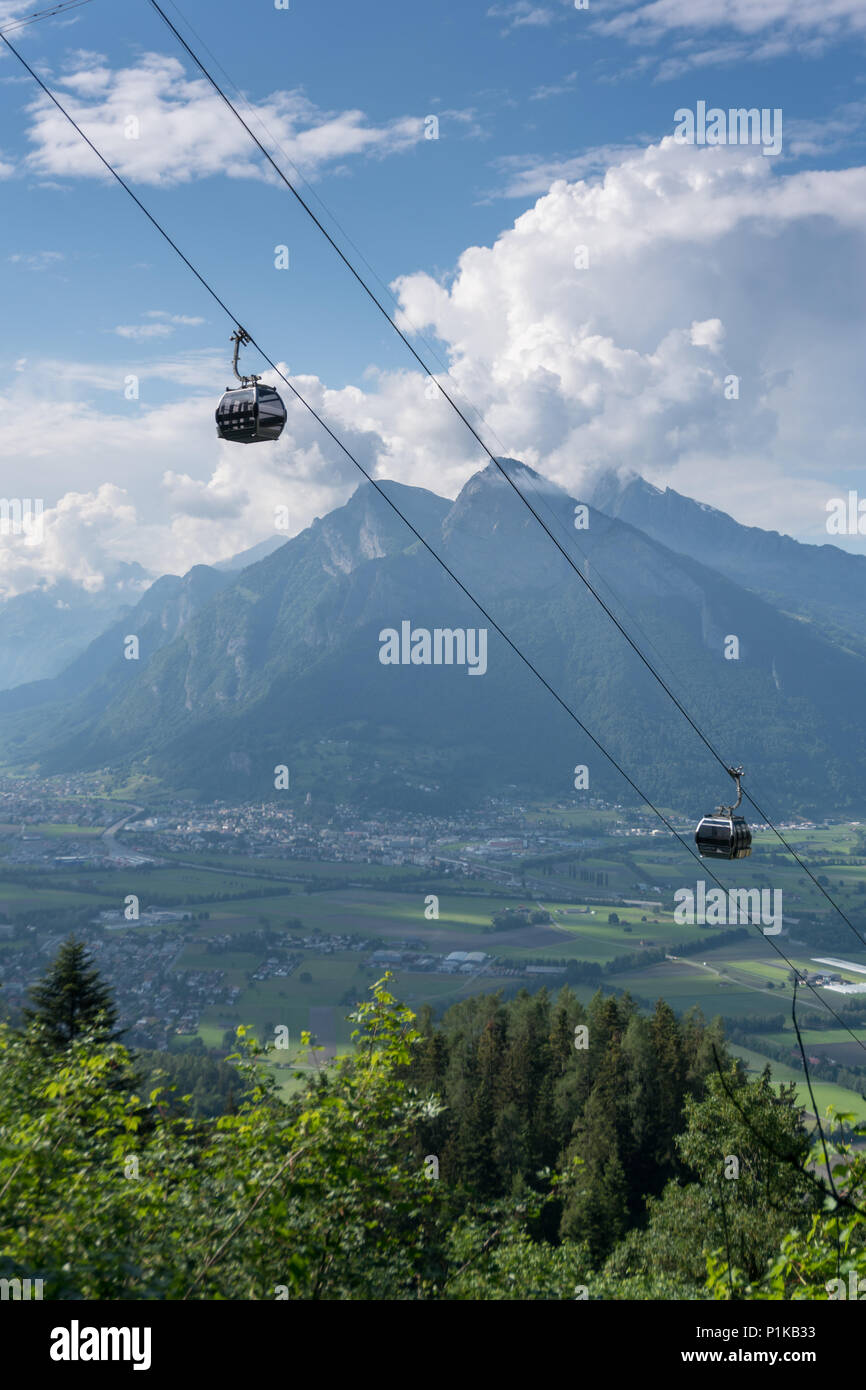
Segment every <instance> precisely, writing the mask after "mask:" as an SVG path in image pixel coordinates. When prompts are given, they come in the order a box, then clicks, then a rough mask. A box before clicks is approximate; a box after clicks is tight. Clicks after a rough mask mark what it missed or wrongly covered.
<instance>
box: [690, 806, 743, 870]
mask: <svg viewBox="0 0 866 1390" xmlns="http://www.w3.org/2000/svg"><path fill="white" fill-rule="evenodd" d="M695 844H696V845H697V847H698V853H699V854H700V855H701V857H702V858H703V859H746V858H747V857H748V856H749V855H750V854H751V853H752V832H751V830H750V829H749V827H748V825H747V824H746V821H745V820H744V818H743V817H742V816H733V815H732V816H725V815H719V814H718V812H717V813H716V814H715V815H712V816H704V818H703V820H702V821H701V822H700V824H699V825H698V828H697V830H696V831H695Z"/></svg>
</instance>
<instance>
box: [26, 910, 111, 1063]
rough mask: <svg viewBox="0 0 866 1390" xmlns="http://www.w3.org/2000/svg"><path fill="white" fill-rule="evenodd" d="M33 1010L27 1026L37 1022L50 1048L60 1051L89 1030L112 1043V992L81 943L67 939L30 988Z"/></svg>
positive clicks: (100, 1038)
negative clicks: (47, 967) (42, 974)
mask: <svg viewBox="0 0 866 1390" xmlns="http://www.w3.org/2000/svg"><path fill="white" fill-rule="evenodd" d="M30 998H31V1000H32V1002H33V1004H34V1006H35V1007H34V1008H32V1009H25V1010H24V1015H25V1018H26V1019H27V1022H28V1023H39V1024H41V1025H42V1026H43V1028H44V1029H45V1034H44V1038H45V1041H46V1042H47V1043H48V1045H49V1046H50V1047H53V1048H56V1049H58V1050H63V1049H65V1048H67V1047H69V1045H70V1043H72V1042H73V1041H74V1040H75V1038H77V1037H78V1036H79V1035H80V1034H81V1033H83V1032H85V1031H87V1030H88V1029H90V1030H93V1031H94V1032H95V1034H96V1036H97V1038H98V1039H99V1041H101V1042H110V1041H114V1040H115V1039H116V1038H117V1037H118V1036H119V1034H118V1033H117V1032H115V1031H114V1028H115V1024H116V1022H117V1010H116V1009H115V1007H114V1001H113V999H112V997H111V991H110V990H109V988H108V986H107V985H106V984H105V982H104V981H103V980H102V978H101V976H100V974H99V971H98V970H97V969H96V967H95V966H94V964H93V961H92V959H91V957H90V955H89V954H88V951H87V948H86V946H85V944H84V942H83V941H76V940H75V938H74V937H72V936H70V937H69V939H68V940H67V941H64V943H63V945H62V946H61V947H60V950H59V951H58V953H57V957H56V959H55V960H54V963H53V964H52V965H51V966H50V967H49V969H48V971H47V972H46V974H45V975H44V976H43V978H42V979H41V980H40V981H39V982H38V983H37V984H35V985H33V986H32V987H31V989H30Z"/></svg>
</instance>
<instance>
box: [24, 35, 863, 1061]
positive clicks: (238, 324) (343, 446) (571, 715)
mask: <svg viewBox="0 0 866 1390" xmlns="http://www.w3.org/2000/svg"><path fill="white" fill-rule="evenodd" d="M0 39H2V41H3V43H5V44H6V46H7V48H8V49H9V50H10V52H11V53H12V54H14V56H15V57H16V58H17V59H18V61H19V63H21V65H22V67H23V68H25V69H26V71H27V72H28V73H29V74H30V76H31V77H32V78H33V80H34V82H36V83H37V85H38V86H39V87H40V88H41V89H42V91H43V92H44V93H45V95H46V96H47V97H48V98H49V100H50V101H51V102H52V103H53V105H54V106H56V107H57V110H58V111H60V113H61V115H63V116H65V118H66V120H67V121H69V124H70V125H71V126H72V127H73V129H74V130H75V131H76V132H77V133H78V135H79V136H80V137H81V139H82V140H83V141H84V142H85V144H86V145H87V146H88V147H89V148H90V149H91V150H92V151H93V153H94V154H95V155H96V157H97V159H98V160H99V161H100V163H101V164H102V165H103V166H104V167H105V168H106V169H107V170H108V172H109V173H110V174H111V176H112V178H113V179H115V180H116V182H117V183H119V184H120V186H121V188H122V189H123V190H124V192H125V193H127V194H128V195H129V197H130V198H131V199H132V201H133V202H134V203H135V205H136V207H138V208H139V209H140V211H141V212H143V213H144V215H145V217H146V218H147V220H148V221H149V222H150V223H151V225H152V226H153V227H155V228H156V230H157V231H158V232H159V234H160V236H161V237H162V238H163V239H164V240H165V241H166V242H168V244H169V246H170V247H171V248H172V250H173V251H174V252H175V254H176V255H177V256H179V257H180V259H181V260H182V261H183V263H184V265H185V266H187V268H188V269H189V270H191V271H192V273H193V275H194V276H195V278H196V279H197V280H198V282H199V284H201V285H202V286H203V288H204V289H205V290H207V292H208V294H209V295H210V296H211V298H212V299H213V300H214V302H215V303H216V304H218V305H219V307H220V308H221V309H222V311H223V313H224V314H225V315H226V316H227V317H228V318H229V319H231V321H232V322H233V323H234V324H235V325H236V327H237V328H238V329H239V330H240V331H242V332H245V334H246V337H247V339H248V341H249V342H250V344H251V345H252V346H253V347H255V348H256V350H257V351H258V352H259V354H260V355H261V357H262V358H263V359H264V361H265V362H267V364H268V366H269V367H270V368H271V370H272V371H273V372H274V373H275V374H276V375H277V376H278V377H279V378H280V380H281V381H283V382H284V383H285V385H286V386H287V387H288V389H289V390H290V391H291V392H292V395H293V396H294V397H295V398H296V400H297V401H298V402H299V403H300V404H301V405H302V406H303V407H304V409H305V410H306V411H307V412H308V413H309V414H310V415H311V416H312V418H313V419H314V420H315V421H316V423H317V424H318V425H319V426H320V427H321V428H322V429H323V430H324V432H325V433H326V434H327V435H328V437H329V438H330V439H331V440H333V442H334V443H335V444H336V446H337V448H338V449H339V450H340V451H341V452H342V453H343V454H345V456H346V458H347V459H349V461H350V462H351V463H353V464H354V465H355V467H356V468H357V469H358V471H359V472H360V473H362V474H363V476H364V477H365V478H366V480H367V482H368V483H370V485H371V486H372V487H373V488H374V489H375V490H376V492H377V493H378V495H379V496H380V497H381V498H382V499H383V500H384V501H385V502H386V503H387V504H388V506H389V507H390V508H391V510H392V512H394V513H395V515H396V516H398V517H399V518H400V520H401V521H402V522H403V523H404V525H405V526H407V527H408V528H409V530H410V531H411V532H412V534H413V535H414V536H415V538H416V540H418V541H420V542H421V544H422V545H423V546H424V549H425V550H426V551H428V553H429V554H430V555H432V557H433V559H434V560H435V561H436V562H437V564H438V565H439V566H440V567H441V568H442V569H443V570H444V571H445V573H446V574H447V575H448V576H449V578H450V579H452V580H453V582H454V583H455V584H456V585H457V587H458V588H459V589H460V590H461V591H462V593H464V594H465V595H466V597H467V598H468V599H469V601H470V603H472V604H473V606H474V607H475V608H477V609H478V611H479V613H481V615H482V617H483V618H484V619H485V620H486V621H487V622H488V623H489V624H490V626H491V627H492V628H493V629H494V631H495V632H497V633H498V634H499V636H500V637H501V638H502V640H503V641H504V642H505V643H506V645H507V646H508V647H510V649H511V650H512V651H513V652H514V654H515V656H517V657H518V658H519V660H520V661H522V662H523V664H524V665H525V666H526V667H527V668H528V669H529V670H530V671H531V672H532V674H533V675H534V676H535V677H536V679H537V680H538V681H540V682H541V684H542V685H543V686H544V688H545V689H546V690H547V691H548V692H549V693H550V694H551V695H552V696H553V698H554V700H556V702H557V704H558V705H560V706H561V707H562V709H564V710H565V712H566V714H567V715H568V717H569V718H570V719H571V720H572V721H573V722H574V723H575V724H576V725H577V727H578V728H579V729H580V730H581V731H582V732H583V733H584V734H585V735H586V737H587V738H588V739H589V740H590V742H591V743H592V744H593V745H594V746H595V747H596V748H597V749H598V750H599V752H600V753H601V754H602V755H603V756H604V757H605V758H606V759H607V761H608V762H609V763H610V764H611V766H612V767H613V768H615V769H616V771H617V772H618V773H619V774H620V776H621V777H622V778H623V779H624V780H625V781H626V782H627V783H628V785H629V786H630V787H631V788H632V790H633V791H634V792H635V793H636V794H637V796H638V797H639V798H640V800H641V801H642V802H644V804H645V805H647V806H649V808H650V810H651V811H652V812H653V813H654V815H656V816H657V817H658V818H659V820H660V821H661V822H662V824H663V825H665V826H666V827H667V829H668V830H669V831H670V832H671V834H672V835H674V836H675V837H676V839H677V840H679V842H680V844H681V845H682V846H683V848H684V849H685V850H687V852H688V853H689V854H690V855H691V856H692V858H693V859H695V860H697V862H698V864H699V865H700V867H701V868H702V869H703V870H704V872H705V873H707V874H708V875H709V877H710V878H712V879H713V881H714V883H716V885H717V886H718V887H719V889H720V890H721V891H722V892H723V893H726V892H727V890H726V888H725V886H724V884H723V883H722V881H721V879H719V878H718V877H717V876H716V875H715V874H714V873H713V872H712V870H711V869H709V868H707V867H706V866H705V865H704V864H703V862H702V861H701V859H700V856H699V855H698V854H697V852H696V850H695V848H694V846H693V845H691V844H689V843H688V841H687V840H685V839H683V836H682V835H681V834H680V832H679V831H678V830H677V829H676V827H675V826H673V825H672V824H671V823H670V821H669V820H668V819H667V817H666V816H665V814H664V812H663V811H661V810H660V809H659V808H658V807H657V806H656V805H655V804H654V803H653V802H652V801H651V800H650V798H649V797H648V796H647V795H646V793H645V792H643V791H642V790H641V788H640V787H639V786H638V784H637V783H636V782H635V781H634V779H633V778H632V777H631V776H630V775H629V774H628V773H627V772H626V770H625V768H624V767H622V766H621V765H620V763H619V762H618V761H617V760H616V758H615V757H614V756H613V754H612V753H609V752H608V751H607V749H606V748H605V747H604V745H603V744H602V743H601V742H600V741H599V740H598V739H597V738H596V737H595V735H594V734H593V733H591V732H590V730H589V729H588V728H587V727H586V725H585V724H584V723H583V721H582V720H581V719H580V716H579V715H578V714H577V713H576V712H575V711H574V710H573V709H572V708H571V706H570V705H569V704H568V703H567V702H566V701H565V700H564V699H563V698H562V696H561V695H560V694H559V693H558V692H557V691H556V690H555V689H554V687H553V686H552V685H551V684H550V682H549V681H548V680H547V679H546V677H545V676H543V675H542V673H541V672H540V671H539V670H538V668H537V667H536V666H535V665H534V663H533V662H532V661H531V660H530V658H529V657H528V656H526V655H525V654H524V652H523V651H521V649H520V647H519V646H518V645H517V643H516V642H515V641H514V640H513V639H512V638H511V637H509V636H508V633H507V632H505V630H504V629H503V628H502V627H500V625H499V623H498V622H497V621H496V619H495V618H493V617H492V615H491V614H490V613H489V612H488V611H487V609H486V608H485V607H484V606H483V605H482V604H481V603H480V601H479V600H478V599H477V598H476V597H475V595H474V594H472V593H471V592H470V590H469V589H468V588H467V586H466V585H465V584H464V583H463V581H462V580H461V579H460V578H459V577H458V576H457V575H456V574H455V573H454V571H453V570H452V569H451V567H450V566H449V565H448V564H447V562H446V561H445V560H444V559H443V558H442V556H441V555H439V553H438V552H437V551H436V550H435V549H434V547H433V546H432V545H431V544H430V542H429V541H428V540H426V538H425V537H424V536H422V534H421V532H420V531H419V530H418V529H417V527H415V526H414V525H413V524H412V522H411V521H410V520H409V518H408V517H407V516H406V515H405V513H403V512H402V511H401V510H400V508H399V507H398V506H397V504H396V502H394V501H393V500H392V499H391V498H390V497H389V496H388V494H387V492H386V491H385V490H384V488H383V487H382V486H381V484H380V483H379V482H378V481H377V480H376V479H375V478H374V477H373V476H372V475H371V474H370V473H368V472H367V469H366V468H365V467H364V465H363V464H362V463H361V462H360V460H359V459H357V458H356V457H355V455H354V454H353V453H352V452H351V450H350V449H349V448H348V446H347V445H346V444H344V443H343V441H342V440H341V439H340V437H339V436H338V435H337V434H336V433H335V432H334V430H333V429H332V428H331V426H330V425H329V424H328V423H327V421H326V420H324V419H323V418H322V416H321V415H320V414H319V413H318V411H317V410H316V409H315V408H314V407H313V406H312V405H310V403H309V401H307V400H306V399H305V397H304V396H302V395H301V393H300V391H299V390H298V389H297V387H296V386H295V385H294V384H293V382H291V381H290V380H289V378H288V377H287V376H286V375H285V373H284V372H282V371H281V370H280V368H279V367H278V366H277V364H276V363H275V362H274V361H273V359H272V358H270V357H269V356H268V354H267V353H266V352H265V350H264V348H263V347H262V346H261V345H260V344H259V343H258V342H257V341H256V339H255V338H254V337H253V336H252V334H250V333H249V332H248V331H247V330H244V329H243V328H242V326H241V322H240V320H239V319H238V318H237V316H236V315H235V314H234V313H233V312H232V310H231V309H230V308H229V307H228V305H227V304H226V303H225V301H224V300H223V299H222V298H221V297H220V295H219V294H218V293H217V291H216V290H215V289H214V288H213V286H212V285H211V284H210V283H209V282H208V281H207V280H206V279H205V277H204V276H203V275H202V274H201V272H200V271H199V270H197V269H196V267H195V266H194V265H193V263H192V261H191V260H190V259H189V258H188V256H186V255H185V254H184V252H183V251H181V249H180V247H179V246H178V244H177V242H176V241H174V240H173V238H172V237H171V236H170V235H169V233H168V232H167V231H166V230H165V228H164V227H163V226H162V225H161V223H160V222H158V221H157V219H156V218H155V217H154V215H153V213H152V212H150V211H149V209H148V208H147V207H146V206H145V204H144V203H143V202H142V201H141V199H140V198H139V197H138V195H137V194H136V193H134V192H133V190H132V188H130V186H129V184H128V183H127V182H126V180H125V179H124V178H123V177H122V175H121V174H119V173H118V172H117V170H116V169H115V168H114V166H113V165H112V164H111V163H110V162H109V161H108V159H106V157H105V155H104V154H102V152H101V151H100V150H99V149H98V148H97V146H96V145H95V144H94V143H93V141H92V140H91V139H90V137H89V136H88V135H86V134H85V132H84V131H83V130H82V129H81V127H80V126H79V124H78V123H77V121H76V120H75V118H74V117H73V116H71V115H70V113H69V112H68V111H67V110H66V108H65V106H63V104H62V103H61V102H60V100H59V99H58V98H57V97H56V96H55V95H54V93H53V92H52V91H51V90H50V88H49V87H48V86H47V85H46V84H45V82H43V80H42V78H41V77H40V76H39V74H38V73H37V72H35V71H34V70H33V68H32V67H31V66H30V64H29V63H28V62H27V60H26V59H25V58H24V57H23V56H22V55H21V54H20V53H19V52H18V50H17V49H16V48H15V47H14V45H13V44H11V43H10V42H9V40H8V39H7V38H6V36H5V35H4V34H0ZM761 934H762V935H764V933H763V932H762V933H761ZM766 939H767V940H768V941H769V942H770V944H771V945H772V947H773V950H774V951H775V952H776V954H777V955H778V956H780V957H781V959H782V960H784V961H785V963H786V965H788V966H789V967H790V968H791V970H793V971H795V973H796V974H799V972H798V971H797V968H796V966H795V965H794V964H793V962H792V961H790V960H789V959H788V957H787V956H786V955H785V953H784V951H782V950H781V949H780V947H779V946H778V945H777V944H776V942H775V940H773V938H772V937H770V936H767V937H766ZM806 987H807V988H808V989H810V990H811V991H812V993H813V994H814V996H815V998H816V999H817V1001H818V1003H819V1004H820V1005H821V1006H822V1007H823V1008H825V1009H826V1010H827V1011H828V1013H830V1014H832V1016H833V1017H834V1018H835V1019H836V1021H837V1023H838V1024H839V1025H840V1027H841V1028H843V1029H844V1031H845V1032H846V1033H848V1034H849V1036H850V1037H851V1038H853V1040H854V1042H856V1043H857V1045H858V1046H859V1047H861V1048H863V1050H864V1051H866V1044H864V1043H863V1042H862V1041H861V1040H860V1039H859V1038H858V1037H857V1036H856V1034H855V1033H854V1032H852V1030H851V1029H850V1028H849V1027H848V1025H847V1024H846V1023H845V1022H844V1020H843V1019H841V1018H840V1017H839V1015H838V1014H837V1013H836V1011H835V1010H834V1009H833V1008H831V1006H830V1005H829V1004H828V1003H827V1002H826V1000H824V999H822V998H821V996H820V995H819V994H818V992H817V990H816V989H815V988H814V986H813V985H811V984H808V983H806Z"/></svg>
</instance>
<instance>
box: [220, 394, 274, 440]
mask: <svg viewBox="0 0 866 1390" xmlns="http://www.w3.org/2000/svg"><path fill="white" fill-rule="evenodd" d="M286 418H287V417H286V407H285V406H284V405H283V402H282V399H281V397H280V395H279V393H278V392H277V391H275V390H274V388H273V387H272V386H263V385H262V384H261V382H259V381H256V382H254V383H253V384H252V385H250V386H238V387H236V388H234V389H233V388H231V387H229V388H227V389H226V392H225V395H224V396H223V398H222V400H221V401H220V403H219V405H218V406H217V409H216V427H217V434H218V435H219V437H220V439H228V440H231V441H232V442H233V443H234V444H258V443H259V442H262V441H266V440H271V439H279V437H280V435H281V434H282V432H283V426H284V425H285V423H286Z"/></svg>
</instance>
